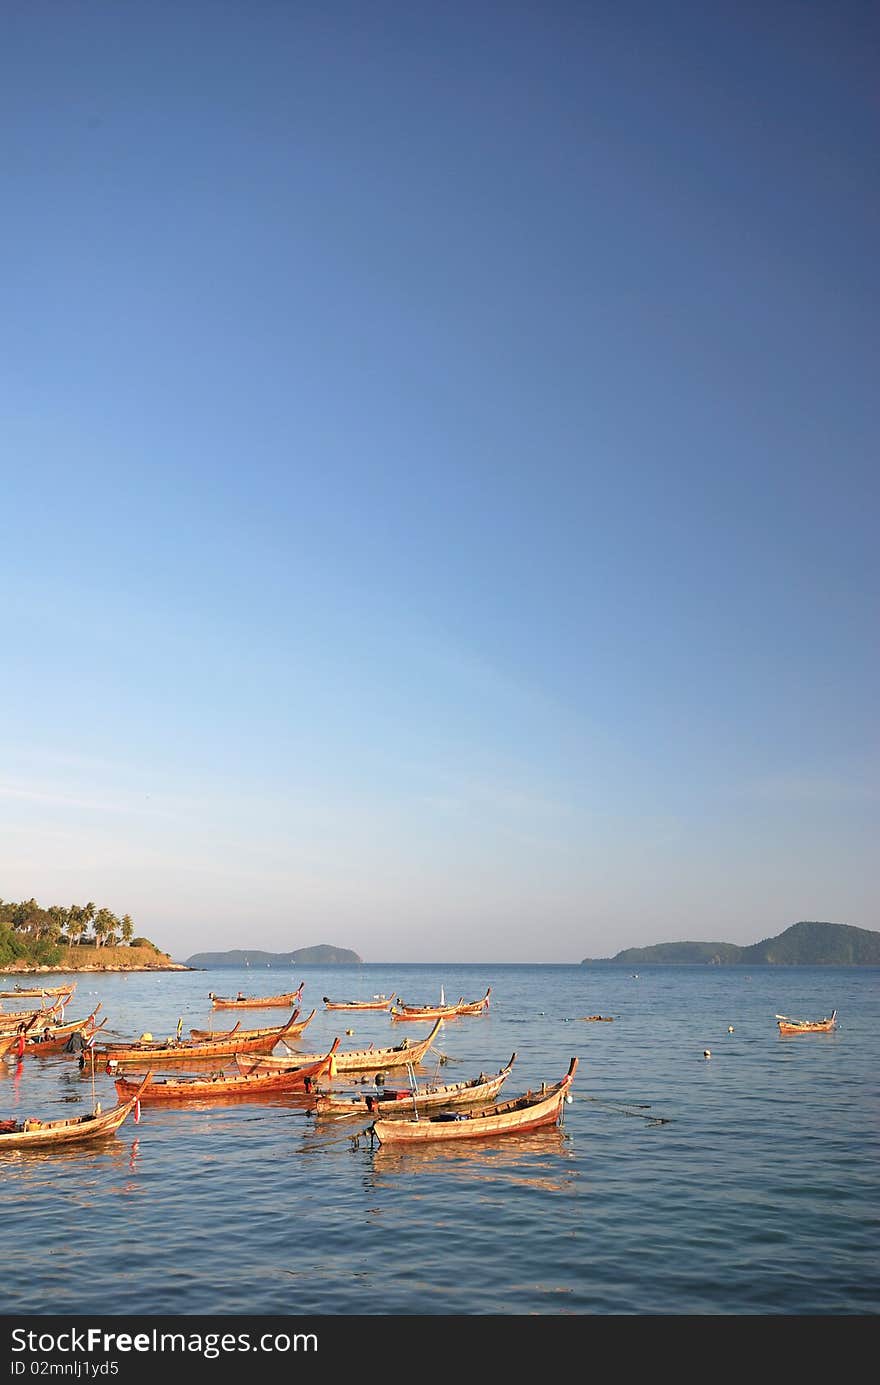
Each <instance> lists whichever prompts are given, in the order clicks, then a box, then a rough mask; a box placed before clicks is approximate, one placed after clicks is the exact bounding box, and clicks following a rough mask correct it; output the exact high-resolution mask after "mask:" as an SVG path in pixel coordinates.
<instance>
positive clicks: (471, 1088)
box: [312, 1053, 516, 1120]
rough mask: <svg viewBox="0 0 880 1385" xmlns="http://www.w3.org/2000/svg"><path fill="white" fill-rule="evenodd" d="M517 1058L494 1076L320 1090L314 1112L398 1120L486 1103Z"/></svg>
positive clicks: (316, 1095)
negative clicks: (343, 1091)
mask: <svg viewBox="0 0 880 1385" xmlns="http://www.w3.org/2000/svg"><path fill="white" fill-rule="evenodd" d="M515 1062H516V1054H515V1053H512V1054H511V1056H510V1062H509V1063H508V1064H507V1066H506V1067H503V1068H500V1069H499V1071H498V1072H497V1073H495V1075H494V1076H493V1077H487V1076H486V1075H485V1073H482V1072H481V1073H480V1075H479V1077H472V1078H471V1079H470V1080H469V1081H467V1082H442V1083H439V1082H427V1083H425V1084H424V1086H419V1084H418V1083H417V1082H415V1081H413V1082H411V1083H410V1085H409V1086H407V1087H386V1086H385V1084H384V1083H382V1085H381V1086H379V1085H377V1086H376V1088H375V1090H374V1091H362V1090H359V1089H358V1088H354V1090H353V1091H352V1092H350V1093H349V1094H347V1095H343V1094H339V1095H337V1094H336V1093H335V1092H320V1091H319V1092H316V1093H315V1105H314V1108H313V1111H312V1114H313V1115H314V1116H329V1117H333V1116H371V1115H372V1116H378V1117H379V1118H380V1119H382V1120H398V1119H400V1118H402V1117H405V1116H411V1115H417V1116H420V1115H422V1114H423V1113H424V1112H425V1111H436V1110H438V1109H445V1108H446V1107H448V1106H471V1105H474V1104H479V1103H483V1104H485V1103H486V1102H487V1101H494V1100H495V1098H496V1097H497V1095H498V1093H499V1092H500V1091H501V1088H502V1086H503V1085H504V1083H505V1082H506V1081H507V1079H508V1077H509V1076H510V1071H511V1068H512V1067H513V1065H514V1063H515Z"/></svg>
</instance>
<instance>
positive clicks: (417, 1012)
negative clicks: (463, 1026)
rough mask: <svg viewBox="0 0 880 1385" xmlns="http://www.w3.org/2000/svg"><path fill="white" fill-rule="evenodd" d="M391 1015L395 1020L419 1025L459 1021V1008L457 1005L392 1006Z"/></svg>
mask: <svg viewBox="0 0 880 1385" xmlns="http://www.w3.org/2000/svg"><path fill="white" fill-rule="evenodd" d="M390 1014H391V1018H392V1019H393V1020H412V1022H413V1023H414V1024H418V1023H419V1022H420V1021H421V1020H454V1019H458V1008H457V1006H455V1005H424V1006H422V1005H408V1006H406V1007H404V1006H397V1005H392V1007H391V1010H390Z"/></svg>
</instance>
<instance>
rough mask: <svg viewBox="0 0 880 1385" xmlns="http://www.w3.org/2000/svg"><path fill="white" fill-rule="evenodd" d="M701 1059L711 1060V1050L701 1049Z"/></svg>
mask: <svg viewBox="0 0 880 1385" xmlns="http://www.w3.org/2000/svg"><path fill="white" fill-rule="evenodd" d="M703 1057H704V1058H711V1057H712V1050H711V1048H704V1049H703Z"/></svg>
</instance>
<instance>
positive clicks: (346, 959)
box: [186, 943, 362, 968]
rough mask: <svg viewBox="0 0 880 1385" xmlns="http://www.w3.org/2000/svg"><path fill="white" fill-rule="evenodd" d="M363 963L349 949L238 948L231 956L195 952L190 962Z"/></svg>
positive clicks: (265, 964) (224, 964)
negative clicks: (275, 950) (287, 949)
mask: <svg viewBox="0 0 880 1385" xmlns="http://www.w3.org/2000/svg"><path fill="white" fill-rule="evenodd" d="M361 961H362V958H360V957H359V956H358V955H357V953H356V952H350V951H349V950H348V948H345V947H328V946H327V944H326V943H321V944H319V946H318V947H300V948H297V949H296V950H295V951H294V952H256V951H251V950H250V949H249V950H248V951H247V952H245V951H243V950H242V949H240V948H234V949H233V950H232V951H230V952H195V953H193V955H192V957H188V958H187V959H186V965H187V966H188V967H196V968H208V967H297V966H304V967H331V966H345V965H349V966H350V965H352V964H357V963H359V962H361Z"/></svg>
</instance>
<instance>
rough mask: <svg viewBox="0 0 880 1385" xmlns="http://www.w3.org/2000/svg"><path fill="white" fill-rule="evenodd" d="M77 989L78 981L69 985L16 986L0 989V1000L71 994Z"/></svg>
mask: <svg viewBox="0 0 880 1385" xmlns="http://www.w3.org/2000/svg"><path fill="white" fill-rule="evenodd" d="M75 990H76V982H75V981H71V983H70V985H69V986H16V987H14V989H13V990H11V991H0V1000H18V999H19V997H21V996H41V995H67V994H68V993H69V994H70V995H72V994H73V992H74V991H75Z"/></svg>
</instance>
